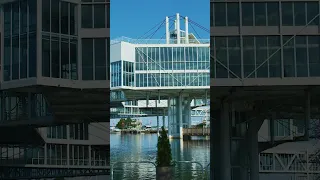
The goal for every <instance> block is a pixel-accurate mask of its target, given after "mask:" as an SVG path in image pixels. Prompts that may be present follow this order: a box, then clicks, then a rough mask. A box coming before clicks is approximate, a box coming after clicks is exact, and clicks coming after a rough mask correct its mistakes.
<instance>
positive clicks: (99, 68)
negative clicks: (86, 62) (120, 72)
mask: <svg viewBox="0 0 320 180" xmlns="http://www.w3.org/2000/svg"><path fill="white" fill-rule="evenodd" d="M94 47H95V48H94V49H95V56H94V57H95V74H96V75H95V76H96V77H95V79H96V80H106V79H107V77H106V75H107V72H106V61H107V57H106V48H107V47H106V39H95V40H94Z"/></svg>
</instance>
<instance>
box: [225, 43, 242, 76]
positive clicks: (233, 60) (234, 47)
mask: <svg viewBox="0 0 320 180" xmlns="http://www.w3.org/2000/svg"><path fill="white" fill-rule="evenodd" d="M228 53H229V71H230V72H229V76H230V77H232V78H236V76H238V77H241V58H239V57H241V53H240V38H239V37H228ZM231 72H232V73H231Z"/></svg>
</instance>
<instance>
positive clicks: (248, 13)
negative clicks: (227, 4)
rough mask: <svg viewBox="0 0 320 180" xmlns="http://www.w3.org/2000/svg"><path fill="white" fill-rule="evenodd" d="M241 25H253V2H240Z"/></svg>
mask: <svg viewBox="0 0 320 180" xmlns="http://www.w3.org/2000/svg"><path fill="white" fill-rule="evenodd" d="M241 6H242V25H243V26H253V17H254V16H253V3H248V2H245V3H242V4H241Z"/></svg>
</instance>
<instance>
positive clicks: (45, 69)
mask: <svg viewBox="0 0 320 180" xmlns="http://www.w3.org/2000/svg"><path fill="white" fill-rule="evenodd" d="M42 76H44V77H50V41H49V40H46V39H42Z"/></svg>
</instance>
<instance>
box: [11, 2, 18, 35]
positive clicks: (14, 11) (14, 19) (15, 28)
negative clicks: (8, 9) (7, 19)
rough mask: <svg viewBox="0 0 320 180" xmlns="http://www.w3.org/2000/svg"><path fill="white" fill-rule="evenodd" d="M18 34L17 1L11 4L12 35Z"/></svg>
mask: <svg viewBox="0 0 320 180" xmlns="http://www.w3.org/2000/svg"><path fill="white" fill-rule="evenodd" d="M18 34H19V2H15V3H13V4H12V35H13V36H14V35H18Z"/></svg>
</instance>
